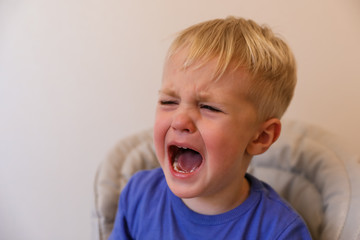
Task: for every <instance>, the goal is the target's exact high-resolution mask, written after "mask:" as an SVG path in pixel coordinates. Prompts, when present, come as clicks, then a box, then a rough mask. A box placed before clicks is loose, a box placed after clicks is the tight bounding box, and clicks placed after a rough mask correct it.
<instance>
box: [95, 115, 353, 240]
mask: <svg viewBox="0 0 360 240" xmlns="http://www.w3.org/2000/svg"><path fill="white" fill-rule="evenodd" d="M152 141H153V140H152V131H151V130H147V131H143V132H140V133H138V134H136V135H133V136H131V137H128V138H126V139H123V140H121V141H120V142H119V143H118V144H117V145H116V146H115V148H114V149H113V150H112V152H111V153H110V155H109V157H108V158H107V159H106V160H105V161H103V162H102V163H101V165H100V167H99V169H98V171H97V174H96V177H95V183H94V191H95V198H94V210H93V234H92V235H93V239H97V240H105V239H107V238H108V236H109V234H110V233H111V230H112V228H113V224H114V219H115V214H116V210H117V204H118V198H119V195H120V192H121V190H122V189H123V187H124V186H125V184H126V182H127V181H128V179H129V178H130V177H131V176H132V174H133V173H135V172H136V171H139V170H141V169H152V168H155V167H158V166H159V165H158V163H157V160H156V156H155V151H154V147H153V142H152ZM346 149H347V148H346V146H344V144H343V143H342V142H341V141H339V140H338V138H336V137H335V136H334V135H332V134H330V133H328V132H326V131H324V130H322V129H320V128H318V127H316V126H311V125H307V124H304V123H300V122H294V121H285V122H283V130H282V134H281V136H280V138H279V140H278V141H277V142H276V143H275V144H274V145H273V146H272V147H271V148H270V149H269V150H268V151H267V152H266V153H264V154H262V155H260V156H256V157H254V158H253V160H252V162H251V165H250V167H249V169H248V172H250V173H251V174H253V175H254V176H256V177H257V178H259V179H262V180H264V181H265V182H267V183H269V184H270V185H271V186H272V187H273V188H274V189H275V190H276V191H277V192H278V193H279V194H280V195H281V196H282V197H283V198H284V199H286V200H287V201H288V202H289V203H290V204H291V205H292V206H293V207H294V208H295V209H296V210H297V211H298V212H299V213H300V215H302V217H303V218H304V220H305V221H306V223H307V225H308V227H309V230H310V232H311V234H312V236H313V239H315V240H317V239H321V240H332V239H340V240H360V158H359V155H356V154H351V153H350V151H348V150H346Z"/></svg>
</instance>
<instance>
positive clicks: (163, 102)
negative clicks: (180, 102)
mask: <svg viewBox="0 0 360 240" xmlns="http://www.w3.org/2000/svg"><path fill="white" fill-rule="evenodd" d="M159 103H160V105H174V104H177V102H176V101H171V100H160V101H159Z"/></svg>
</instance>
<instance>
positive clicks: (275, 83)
mask: <svg viewBox="0 0 360 240" xmlns="http://www.w3.org/2000/svg"><path fill="white" fill-rule="evenodd" d="M184 47H186V48H188V49H189V52H188V56H187V58H186V60H185V62H184V68H187V67H189V66H191V65H193V64H195V63H197V64H199V63H200V65H204V64H206V63H207V62H209V61H210V60H212V59H214V58H217V67H216V69H215V72H214V79H219V78H221V76H222V75H223V74H224V73H225V71H228V70H229V68H230V65H231V69H233V70H236V69H239V68H241V69H245V70H246V71H247V72H248V73H249V74H250V79H251V83H250V85H251V86H250V89H249V93H248V97H249V99H250V100H251V102H252V103H253V104H254V106H255V108H256V109H257V111H258V115H259V119H260V120H266V119H269V118H272V117H276V118H281V116H282V115H283V114H284V112H285V111H286V109H287V107H288V105H289V104H290V101H291V99H292V97H293V94H294V89H295V85H296V64H295V59H294V56H293V54H292V52H291V50H290V48H289V47H288V45H287V44H286V43H285V42H284V41H283V40H281V39H280V38H279V37H277V36H275V35H274V34H273V32H272V31H271V30H270V29H269V28H268V27H266V26H259V25H258V24H256V23H255V22H254V21H252V20H245V19H243V18H235V17H228V18H226V19H215V20H210V21H206V22H202V23H199V24H196V25H193V26H191V27H189V28H187V29H185V30H183V31H182V32H180V33H179V35H178V36H177V37H176V38H175V40H174V41H173V43H172V45H171V46H170V49H169V52H168V56H169V57H170V56H172V55H173V54H175V53H176V52H177V51H179V50H180V49H182V48H184ZM200 65H199V67H200Z"/></svg>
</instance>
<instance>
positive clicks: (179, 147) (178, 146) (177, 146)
mask: <svg viewBox="0 0 360 240" xmlns="http://www.w3.org/2000/svg"><path fill="white" fill-rule="evenodd" d="M177 147H178V148H182V149H185V150H186V149H188V148H187V147H180V146H177Z"/></svg>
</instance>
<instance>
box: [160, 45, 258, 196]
mask: <svg viewBox="0 0 360 240" xmlns="http://www.w3.org/2000/svg"><path fill="white" fill-rule="evenodd" d="M185 54H186V49H184V50H181V51H180V52H178V53H177V54H175V55H174V56H173V57H172V58H170V60H169V61H168V62H167V63H166V64H165V68H164V75H163V82H162V86H161V90H160V94H159V103H158V106H157V111H156V121H155V126H154V142H155V148H156V152H157V156H158V159H159V162H160V165H161V167H162V169H163V171H164V174H165V177H166V181H167V183H168V185H169V187H170V189H171V190H172V191H173V193H174V194H175V195H177V196H178V197H180V198H216V197H217V198H219V199H220V200H221V198H222V197H224V196H229V194H230V195H231V194H232V193H233V192H235V193H236V192H239V191H238V189H239V188H240V187H241V185H242V184H244V174H245V171H246V169H247V166H248V163H249V161H250V158H251V157H250V156H249V155H248V154H247V152H246V148H247V146H248V144H249V143H250V142H251V141H253V140H254V137H255V135H256V132H257V128H258V124H257V122H256V111H255V109H254V107H253V105H252V104H251V103H250V102H249V101H248V100H247V98H246V89H247V87H248V85H247V84H248V82H247V79H246V74H245V73H244V72H243V71H242V70H238V71H235V72H229V73H225V74H224V75H223V76H222V78H220V79H219V80H218V81H213V80H212V74H213V71H214V68H215V64H216V59H214V60H213V61H210V62H209V63H207V64H205V65H204V66H202V67H201V68H198V69H195V68H193V67H190V68H188V69H186V70H184V69H182V63H183V61H184V57H185ZM190 149H191V150H193V151H191V150H190Z"/></svg>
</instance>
